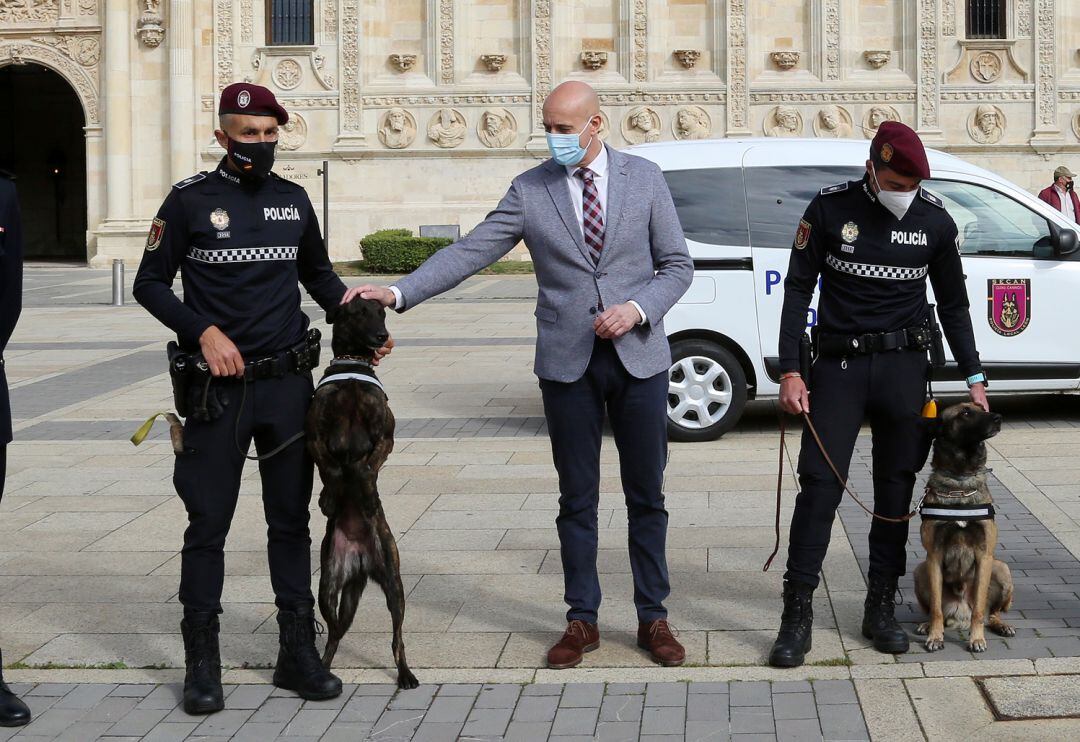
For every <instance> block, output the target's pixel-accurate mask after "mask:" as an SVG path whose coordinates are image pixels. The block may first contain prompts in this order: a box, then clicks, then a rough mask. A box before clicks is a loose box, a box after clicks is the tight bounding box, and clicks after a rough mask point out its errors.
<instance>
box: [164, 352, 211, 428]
mask: <svg viewBox="0 0 1080 742" xmlns="http://www.w3.org/2000/svg"><path fill="white" fill-rule="evenodd" d="M165 352H166V354H167V355H168V357H169V378H170V379H171V380H172V388H173V404H174V405H176V413H177V414H178V415H180V417H185V418H186V417H189V416H190V415H191V413H192V412H193V411H194V410H192V409H191V406H190V402H191V400H192V398H193V396H194V395H193V394H192V387H193V386H196V385H198V386H199V387H205V386H206V383H207V381H208V380H209V379H210V378H211V375H210V367H209V366H208V365H207V364H206V361H205V360H204V359H203V357H202V354H201V353H187V352H185V351H184V350H182V349H181V348H180V346H179V345H178V344H177V343H176V341H175V340H173V341H170V342H169V344H168V345H166V346H165ZM202 412H203V413H204V414H205V412H206V411H205V409H204V410H202Z"/></svg>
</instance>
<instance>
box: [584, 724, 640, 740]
mask: <svg viewBox="0 0 1080 742" xmlns="http://www.w3.org/2000/svg"><path fill="white" fill-rule="evenodd" d="M640 729H641V725H640V724H638V723H637V722H636V721H602V722H600V723H599V724H597V725H596V735H595V739H597V740H599V741H600V742H635V741H636V740H637V738H638V736H639V732H640Z"/></svg>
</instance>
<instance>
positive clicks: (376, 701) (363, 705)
mask: <svg viewBox="0 0 1080 742" xmlns="http://www.w3.org/2000/svg"><path fill="white" fill-rule="evenodd" d="M389 700H390V697H389V696H361V695H354V696H353V697H352V698H350V699H349V700H348V702H347V703H346V704H345V705H344V706H343V707H342V709H341V713H339V714H338V717H337V720H338V721H339V722H342V723H349V724H352V723H369V724H374V723H375V722H376V721H378V720H379V717H380V716H382V713H383V711H385V710H386V704H387V703H388V702H389Z"/></svg>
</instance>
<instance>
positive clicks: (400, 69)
mask: <svg viewBox="0 0 1080 742" xmlns="http://www.w3.org/2000/svg"><path fill="white" fill-rule="evenodd" d="M980 1H985V0H980ZM992 2H994V3H998V2H1000V3H1001V4H1002V8H1001V12H1002V22H1001V27H1000V29H999V33H997V34H996V35H997V36H1000V37H1001V38H978V39H976V38H970V36H972V34H971V32H970V28H969V25H970V23H971V21H970V20H969V18H968V11H969V7H968V6H969V5H971V4H972V0H313V1H312V2H308V3H306V6H308V8H309V11H310V13H311V18H312V21H311V23H310V28H309V31H310V34H311V39H310V40H311V41H312V42H313V43H310V44H303V45H280V44H272V43H269V42H270V41H272V39H271V38H270V35H271V34H270V31H269V27H270V24H269V23H268V13H271V12H273V8H274V6H275V5H276V3H275V2H273V1H272V0H258V1H256V0H0V108H2V109H3V110H4V115H3V116H0V166H3V165H4V162H5V160H6V162H7V165H8V167H12V168H13V169H15V170H16V173H17V174H18V175H19V177H20V182H21V183H22V185H23V188H22V191H23V199H24V210H25V211H26V212H27V214H29V215H30V216H31V219H30V221H33V222H34V224H35V225H38V224H39V222H40V224H41V225H51V226H49V229H52V227H55V229H56V233H57V235H59V234H61V232H62V231H63V230H65V229H66V230H67V232H68V233H69V234H70V233H71V232H72V231H74V232H79V231H80V230H83V232H84V236H85V239H75V240H73V242H72V244H73V245H74V247H72V248H70V249H69V253H68V255H67V256H68V257H77V258H83V257H85V259H86V260H88V261H89V262H90V263H91V264H95V265H100V264H104V263H106V262H108V261H109V260H111V259H112V258H116V257H122V258H127V259H132V260H134V259H137V258H138V256H139V254H140V252H141V249H142V245H143V243H144V240H145V235H146V231H147V227H148V224H149V222H150V219H151V217H152V216H153V214H154V212H155V210H156V209H157V207H158V205H159V203H160V202H161V200H162V198H163V197H164V195H165V193H166V192H167V190H168V188H169V186H170V184H171V183H173V182H175V181H178V180H181V179H182V178H184V177H186V176H188V175H190V174H192V173H193V172H195V171H198V170H205V169H208V168H212V167H213V166H214V163H215V162H216V160H217V159H218V158H219V157H221V155H222V151H221V149H220V148H219V147H218V146H217V145H216V143H214V140H213V137H212V131H213V129H214V127H215V121H216V119H215V114H214V111H215V105H216V95H217V93H218V91H219V90H221V89H222V88H223V87H224V86H225V85H227V84H229V83H231V82H233V81H236V80H245V79H246V80H251V81H253V82H257V83H260V84H263V85H267V86H268V87H270V88H271V89H273V90H274V91H275V93H276V94H277V95H278V97H279V99H280V100H281V101H282V103H283V104H284V105H285V106H286V108H288V109H289V111H290V113H291V115H292V117H293V121H292V123H290V125H289V126H288V127H287V128H286V130H285V131H283V132H282V139H281V145H280V147H279V153H278V163H279V164H278V166H277V170H278V171H279V172H280V173H282V174H284V175H286V176H287V177H290V178H294V179H296V180H298V181H299V182H301V183H304V184H305V185H306V186H308V190H309V192H310V194H311V197H312V200H313V201H314V202H315V203H316V207H317V209H319V210H320V213H321V201H322V198H323V196H322V180H321V175H320V171H321V168H322V163H323V161H327V162H328V163H329V167H328V173H329V193H330V245H331V252H332V255H333V256H334V257H335V258H338V259H341V258H348V257H356V255H357V252H358V247H357V241H358V239H359V238H360V237H361V236H362V235H364V234H366V233H367V232H369V231H372V230H374V229H377V228H383V227H412V228H416V227H418V226H419V225H421V224H460V225H461V227H462V230H463V231H467V230H468V229H469V228H471V227H472V226H473V225H474V224H475V223H476V222H477V221H479V220H480V219H481V218H482V217H483V215H484V214H485V213H486V212H487V211H488V210H489V209H490V208H491V206H492V205H493V204H495V203H496V201H497V200H498V198H499V197H500V196H501V195H502V194H503V192H504V191H505V189H506V187H507V185H508V183H509V181H510V179H511V177H513V175H515V174H516V173H518V172H520V171H522V170H523V169H526V168H528V167H530V166H532V165H533V164H535V163H536V162H537V160H538V158H543V157H544V156H545V153H546V150H545V144H544V137H543V129H542V125H541V105H542V103H543V100H544V97H545V95H546V94H547V93H548V92H549V91H550V90H551V88H552V87H553V86H554V85H555V84H557V83H558V82H559V81H562V80H566V79H580V80H585V81H588V82H589V83H591V84H593V85H594V86H595V87H596V88H597V89H598V90H599V91H600V92H601V99H602V104H603V113H604V119H605V129H604V136H605V137H606V139H607V141H609V142H610V143H611V144H612V145H613V146H615V147H622V146H625V145H627V144H630V143H636V142H645V141H657V140H671V139H699V138H709V137H751V136H805V137H856V138H867V137H870V136H872V134H873V130H874V129H875V128H876V126H877V125H878V124H880V122H881V121H883V120H885V119H887V118H892V119H897V120H901V121H904V122H905V123H908V124H910V125H911V126H913V127H914V128H916V129H917V130H918V131H919V132H920V133H921V134H922V135H923V137H924V138H925V140H926V141H927V142H928V143H930V144H932V145H933V146H935V147H938V148H941V149H945V150H948V151H951V152H954V153H956V154H958V155H960V156H961V157H964V158H967V159H970V160H973V161H975V162H977V163H979V164H982V165H985V166H987V167H990V168H991V169H994V170H996V171H999V172H1001V173H1003V174H1004V175H1006V176H1007V177H1009V178H1011V179H1012V180H1014V181H1016V182H1018V183H1019V184H1021V185H1023V186H1025V187H1027V188H1029V189H1032V190H1035V189H1037V188H1039V187H1042V186H1045V185H1046V184H1047V183H1048V182H1049V179H1050V172H1051V171H1052V170H1053V168H1054V166H1056V165H1057V164H1059V163H1062V162H1064V163H1066V164H1071V165H1072V166H1073V168H1074V169H1076V168H1080V52H1078V48H1080V2H1070V1H1069V0H992ZM293 5H297V3H293ZM31 72H33V73H35V74H31ZM57 76H58V77H59V78H60V79H61V80H62V82H63V85H61V86H59V88H58V89H59V90H60V93H57V95H61V97H62V96H63V95H66V96H67V97H68V98H70V101H69V102H70V103H71V105H70V106H67V107H65V106H63V105H61V104H60V103H57V104H56V105H53V104H48V105H45V104H43V103H41V100H39V98H40V97H41V96H42V95H43V94H42V93H41V91H42V90H44V89H45V88H46V87H47V85H46V82H47V78H48V79H51V80H53V82H56V80H55V78H56V77H57ZM54 87H55V86H54ZM50 89H52V88H50ZM34 103H39V104H40V105H34ZM50 137H51V139H50V140H49V141H43V140H44V139H48V138H50ZM53 140H55V141H53ZM58 153H59V154H58ZM50 163H63V166H62V168H61V167H59V166H58V167H52V166H51V164H50ZM61 169H63V171H64V174H63V175H61ZM83 212H84V213H83ZM37 217H40V219H38V218H37ZM72 225H75V226H72ZM34 229H35V230H36V232H35V235H36V236H34V241H35V243H34V246H33V249H32V253H33V254H39V255H46V254H50V249H52V248H55V245H56V244H58V243H57V240H56V239H54V238H52V237H50V236H49V234H48V229H45V227H44V226H42V227H40V228H39V227H38V226H35V227H34ZM39 233H40V234H39ZM70 250H74V253H71V252H70ZM80 250H81V251H82V253H81V254H78V252H79V251H80Z"/></svg>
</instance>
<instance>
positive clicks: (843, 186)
mask: <svg viewBox="0 0 1080 742" xmlns="http://www.w3.org/2000/svg"><path fill="white" fill-rule="evenodd" d="M850 186H851V184H850V183H837V184H836V185H831V186H825V187H824V188H822V189H821V195H822V196H831V195H832V194H834V193H843V192H844V191H846V190H847V189H848V188H849V187H850Z"/></svg>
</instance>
